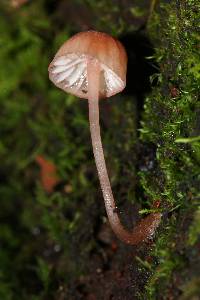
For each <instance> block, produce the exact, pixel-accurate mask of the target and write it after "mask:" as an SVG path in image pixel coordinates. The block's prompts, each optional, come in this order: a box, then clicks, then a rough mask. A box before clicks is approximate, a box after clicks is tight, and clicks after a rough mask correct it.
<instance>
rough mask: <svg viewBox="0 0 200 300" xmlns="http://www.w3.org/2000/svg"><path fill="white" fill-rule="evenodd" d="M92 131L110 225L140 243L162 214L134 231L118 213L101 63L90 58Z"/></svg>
mask: <svg viewBox="0 0 200 300" xmlns="http://www.w3.org/2000/svg"><path fill="white" fill-rule="evenodd" d="M87 74H88V102H89V120H90V131H91V138H92V145H93V152H94V157H95V162H96V166H97V170H98V175H99V180H100V184H101V189H102V192H103V197H104V201H105V207H106V211H107V215H108V219H109V222H110V225H111V227H112V229H113V231H114V232H115V234H116V235H117V236H118V238H119V239H120V240H122V241H124V242H126V243H128V244H135V245H136V244H138V243H140V242H142V241H144V240H146V239H147V238H149V237H150V236H152V235H153V233H154V231H155V229H156V227H157V226H158V225H159V223H160V219H161V214H160V213H152V214H150V215H148V216H147V217H146V218H144V219H143V220H142V221H141V222H140V223H139V224H138V225H136V226H135V228H134V229H133V231H132V232H129V231H127V230H126V229H124V227H123V225H122V224H121V222H120V219H119V217H118V214H117V210H116V204H115V200H114V197H113V194H112V189H111V185H110V181H109V177H108V173H107V169H106V163H105V159H104V153H103V147H102V143H101V134H100V126H99V85H100V64H99V63H98V61H97V60H93V59H90V60H88V64H87Z"/></svg>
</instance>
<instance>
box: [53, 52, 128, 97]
mask: <svg viewBox="0 0 200 300" xmlns="http://www.w3.org/2000/svg"><path fill="white" fill-rule="evenodd" d="M88 59H90V60H91V59H92V58H91V57H90V58H88V56H86V55H84V54H83V55H77V54H66V55H63V56H58V57H55V58H54V60H53V61H52V63H51V65H50V68H49V71H50V79H51V81H53V82H54V84H55V85H57V86H58V87H59V88H61V89H63V90H64V91H66V92H70V93H72V94H75V95H77V96H79V97H80V98H86V99H87V98H88V95H87V94H88V80H87V63H88ZM100 66H101V70H100V90H99V96H100V98H107V97H110V96H112V95H113V94H115V93H116V92H120V91H121V90H123V88H124V85H125V84H124V82H123V81H122V80H121V78H120V77H119V76H118V75H117V74H116V73H115V72H113V71H112V70H111V69H110V68H108V67H107V66H106V65H104V64H103V63H100Z"/></svg>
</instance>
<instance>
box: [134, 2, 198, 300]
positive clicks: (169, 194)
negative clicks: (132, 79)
mask: <svg viewBox="0 0 200 300" xmlns="http://www.w3.org/2000/svg"><path fill="white" fill-rule="evenodd" d="M199 12H200V5H199V1H195V0H193V1H183V2H181V3H179V2H177V5H175V4H169V5H167V4H165V5H163V4H161V5H160V7H159V9H158V12H157V13H154V15H153V17H152V19H151V21H150V22H149V28H148V31H149V33H150V36H151V38H152V41H153V42H154V44H155V45H156V50H155V51H156V52H155V60H156V61H157V63H158V66H159V68H160V73H158V74H157V75H154V76H153V77H152V79H151V80H152V82H153V83H154V85H155V86H154V88H153V92H152V94H151V95H150V96H149V97H148V98H147V99H146V101H145V105H144V113H143V119H142V122H141V125H142V128H141V130H140V137H141V140H142V141H143V142H144V143H147V145H149V146H151V145H154V146H153V147H154V148H156V164H155V166H154V169H153V170H149V171H148V170H145V171H142V172H140V177H141V182H142V186H143V188H144V189H145V192H146V193H147V194H148V195H149V197H150V198H151V199H152V201H153V200H154V199H160V200H161V206H162V207H163V211H166V210H168V211H174V212H173V215H174V216H176V218H174V217H172V218H170V221H169V223H168V225H166V223H165V222H164V231H163V232H160V237H159V238H158V240H157V242H156V244H155V248H154V250H153V254H154V255H155V256H156V257H158V259H159V266H158V267H156V268H155V270H154V275H153V276H152V277H151V279H150V280H149V283H148V284H147V286H146V291H147V294H146V297H147V298H148V299H168V297H169V294H170V293H173V294H175V291H173V292H171V291H170V284H171V286H173V285H172V282H173V277H176V276H177V274H176V273H175V272H178V271H179V272H182V273H183V274H185V273H186V270H187V264H188V260H187V259H186V258H185V257H184V253H185V251H189V252H190V251H191V248H190V247H189V246H188V248H187V246H186V248H185V246H183V245H182V246H180V241H179V240H177V237H176V236H177V234H179V235H182V239H183V243H184V241H185V243H186V240H187V235H188V234H189V244H190V245H194V244H195V242H197V239H198V236H199V224H198V223H199V216H198V213H196V214H195V215H194V220H193V223H192V225H191V227H189V228H190V229H189V233H187V230H188V227H187V230H186V231H185V228H184V226H183V222H184V221H183V220H187V222H188V224H189V222H190V220H191V218H193V217H192V216H193V211H194V210H195V206H196V203H197V201H198V200H196V199H199V183H200V177H199V164H200V160H199V151H200V143H199V117H198V116H199V111H200V105H199V88H200V78H199V59H200V55H199V46H198V45H199V34H198V28H199V23H198V20H199V19H200V13H199ZM174 208H175V210H174ZM177 209H178V210H177ZM180 212H181V213H180ZM166 226H167V227H166ZM180 248H181V250H180ZM197 261H198V260H197ZM190 268H191V272H192V266H190ZM188 272H189V271H188ZM181 280H182V282H184V278H183V277H182V278H181V279H180V281H181ZM169 283H170V284H169ZM176 289H178V287H177V286H176ZM180 299H182V298H180ZM183 299H185V298H183Z"/></svg>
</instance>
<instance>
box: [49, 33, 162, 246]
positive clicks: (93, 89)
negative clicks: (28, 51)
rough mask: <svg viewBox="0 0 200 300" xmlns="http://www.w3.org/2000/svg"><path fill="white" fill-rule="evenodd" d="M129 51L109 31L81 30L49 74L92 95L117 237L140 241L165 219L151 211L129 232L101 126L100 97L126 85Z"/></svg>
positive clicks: (97, 147)
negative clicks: (109, 169) (121, 214)
mask: <svg viewBox="0 0 200 300" xmlns="http://www.w3.org/2000/svg"><path fill="white" fill-rule="evenodd" d="M126 69H127V55H126V51H125V49H124V47H123V46H122V44H121V43H120V42H119V41H118V40H116V39H114V38H113V37H111V36H109V35H108V34H105V33H102V32H97V31H87V32H80V33H78V34H76V35H74V36H73V37H72V38H70V39H69V40H68V41H66V42H65V43H64V44H63V45H62V46H61V48H60V49H59V50H58V52H57V53H56V55H55V57H54V59H53V61H52V62H51V63H50V65H49V69H48V70H49V78H50V80H51V81H52V82H53V83H54V84H55V85H56V86H57V87H59V88H61V89H62V90H64V91H65V92H68V93H71V94H74V95H76V96H78V97H80V98H85V99H88V103H89V122H90V131H91V138H92V145H93V152H94V157H95V162H96V166H97V170H98V175H99V180H100V185H101V189H102V192H103V197H104V201H105V207H106V211H107V215H108V219H109V222H110V225H111V227H112V229H113V231H114V232H115V234H116V235H117V237H118V238H119V239H120V240H122V241H124V242H126V243H128V244H134V245H136V244H138V243H140V242H142V241H145V240H146V239H147V238H150V237H151V236H152V235H153V233H154V231H155V229H156V228H157V226H158V225H159V223H160V220H161V214H160V213H151V214H150V215H148V216H147V217H145V218H144V219H143V220H141V221H140V222H139V224H138V225H136V226H135V228H134V229H133V230H132V231H131V232H129V231H127V230H126V229H125V228H124V227H123V225H122V224H121V222H120V219H119V216H118V214H117V210H116V204H115V200H114V197H113V194H112V189H111V185H110V181H109V177H108V173H107V169H106V163H105V159H104V153H103V147H102V143H101V135H100V126H99V99H102V98H108V97H111V96H112V95H115V94H117V93H119V92H121V91H122V90H123V89H124V88H125V86H126Z"/></svg>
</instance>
